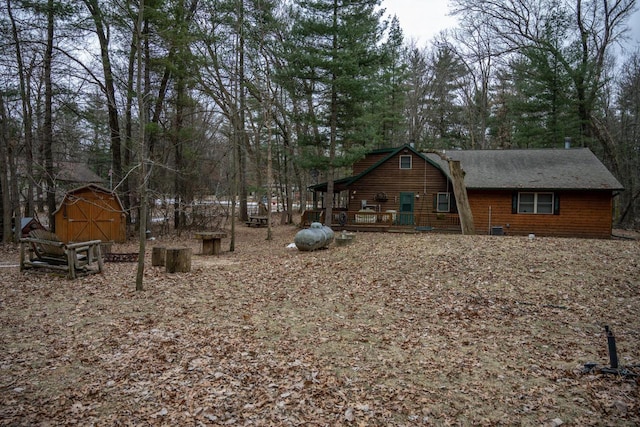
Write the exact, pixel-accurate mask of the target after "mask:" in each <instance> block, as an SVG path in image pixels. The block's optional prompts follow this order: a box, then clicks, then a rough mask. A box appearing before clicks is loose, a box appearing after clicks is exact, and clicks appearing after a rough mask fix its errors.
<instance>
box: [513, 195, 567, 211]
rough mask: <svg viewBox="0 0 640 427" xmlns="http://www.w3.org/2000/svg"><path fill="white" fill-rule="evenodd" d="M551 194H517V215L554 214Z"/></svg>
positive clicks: (554, 209)
mask: <svg viewBox="0 0 640 427" xmlns="http://www.w3.org/2000/svg"><path fill="white" fill-rule="evenodd" d="M556 210H557V209H556V208H555V204H554V195H553V193H518V213H532V214H554V213H555V211H556Z"/></svg>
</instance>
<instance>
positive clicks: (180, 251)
mask: <svg viewBox="0 0 640 427" xmlns="http://www.w3.org/2000/svg"><path fill="white" fill-rule="evenodd" d="M164 261H165V267H166V271H167V273H188V272H189V271H191V248H167V249H166V251H165V260H164Z"/></svg>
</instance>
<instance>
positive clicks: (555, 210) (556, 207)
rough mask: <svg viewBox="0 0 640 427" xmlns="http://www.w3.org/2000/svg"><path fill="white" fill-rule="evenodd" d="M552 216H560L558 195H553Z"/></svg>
mask: <svg viewBox="0 0 640 427" xmlns="http://www.w3.org/2000/svg"><path fill="white" fill-rule="evenodd" d="M553 214H554V215H560V196H559V195H558V193H553Z"/></svg>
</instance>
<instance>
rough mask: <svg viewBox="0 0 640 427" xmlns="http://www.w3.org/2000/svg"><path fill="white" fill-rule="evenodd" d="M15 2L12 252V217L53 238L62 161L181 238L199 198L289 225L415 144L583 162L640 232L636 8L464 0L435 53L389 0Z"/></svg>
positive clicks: (582, 1)
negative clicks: (632, 29)
mask: <svg viewBox="0 0 640 427" xmlns="http://www.w3.org/2000/svg"><path fill="white" fill-rule="evenodd" d="M3 3H4V5H3V6H4V7H3V9H4V13H2V14H1V16H0V40H1V42H0V123H1V124H0V191H1V196H2V197H1V198H0V202H1V205H0V207H1V210H2V218H1V220H2V227H1V229H2V239H3V241H4V242H9V241H11V240H15V239H16V237H17V236H15V235H14V234H13V233H12V229H11V227H12V226H11V224H12V221H15V218H21V217H32V216H37V217H42V216H44V218H42V219H43V222H48V223H49V224H53V221H51V219H50V218H49V220H48V221H47V218H46V217H47V216H50V215H52V214H53V212H54V211H55V209H56V204H57V203H58V202H59V201H60V197H61V196H60V195H61V194H62V193H64V191H65V189H66V188H65V182H64V179H63V175H64V173H63V172H64V170H63V169H64V168H65V167H64V166H63V165H67V166H66V168H69V166H68V165H72V166H71V168H72V169H80V166H78V165H88V166H89V167H90V168H91V169H92V170H93V171H94V172H95V173H96V174H97V175H98V176H99V177H101V178H102V179H103V180H104V181H103V182H104V185H105V186H107V187H109V188H112V189H114V190H115V191H116V192H117V193H118V194H119V195H120V198H121V200H122V202H123V204H124V207H125V209H126V210H127V213H128V214H129V215H128V220H129V221H130V222H132V223H133V224H134V225H135V224H137V223H138V221H137V218H139V217H141V216H142V217H146V215H147V214H146V212H145V211H146V207H147V206H158V203H160V205H161V206H163V207H164V208H165V210H166V211H167V213H168V214H167V218H169V217H170V218H171V224H170V226H171V228H173V229H175V230H178V231H180V230H182V229H186V228H188V227H193V226H198V227H199V226H201V224H198V223H197V219H196V218H195V216H194V215H193V210H192V207H193V206H194V204H198V203H203V202H207V203H212V202H213V203H219V202H220V201H228V200H237V201H238V202H239V203H238V209H239V210H238V212H237V214H238V216H239V217H240V218H241V219H245V218H246V217H247V215H248V211H249V210H250V209H251V206H253V205H252V203H251V202H252V201H256V200H258V199H260V198H262V197H263V196H264V195H269V194H270V195H271V196H272V197H273V198H274V199H276V200H278V202H279V206H282V209H283V210H284V211H286V212H287V213H288V214H289V215H291V214H292V213H293V212H294V211H295V209H303V208H304V207H305V206H306V204H307V192H306V191H305V189H306V188H307V186H308V185H310V184H314V183H317V182H319V181H327V182H328V183H329V194H330V193H331V189H332V187H333V186H332V182H333V180H334V179H336V178H340V177H342V176H344V175H345V174H347V173H348V171H349V167H350V165H351V164H353V162H354V161H355V160H357V159H358V158H359V157H361V156H362V155H363V154H364V153H365V152H366V151H368V150H371V149H375V148H380V147H392V146H399V145H402V144H407V143H411V144H414V145H415V147H416V148H417V149H418V150H438V149H513V148H541V147H545V148H562V147H564V145H565V142H570V143H571V145H572V146H576V147H588V148H590V149H591V150H592V151H593V152H594V153H595V154H596V155H597V156H598V157H599V158H600V159H601V160H602V161H603V162H604V163H605V164H606V165H607V167H608V168H609V169H610V170H611V171H612V173H613V174H614V175H615V176H616V177H617V178H618V180H619V181H620V182H621V183H622V184H623V185H624V187H625V191H624V192H622V193H621V194H620V195H619V197H618V198H617V208H616V212H615V218H614V219H615V221H616V224H617V225H618V226H623V227H629V228H638V227H639V226H640V52H639V51H638V50H637V48H636V50H635V51H630V50H628V49H626V50H625V46H627V47H628V46H629V45H628V43H626V42H627V41H628V39H627V37H628V34H629V31H628V27H629V26H630V25H632V22H630V19H631V17H632V16H633V14H634V12H635V11H636V9H637V4H636V1H635V0H618V1H615V2H607V1H602V0H571V1H569V0H536V1H508V0H493V1H486V0H452V1H450V7H451V11H452V13H453V16H454V17H455V18H456V19H457V26H456V27H455V28H452V29H450V30H447V31H443V32H441V33H439V34H438V35H437V36H435V37H434V38H433V39H432V40H429V41H428V42H426V43H425V44H424V45H418V43H417V42H416V41H412V40H408V39H407V38H405V36H404V34H403V31H402V29H401V28H400V24H399V21H398V19H396V18H395V17H393V16H389V15H388V14H387V13H386V12H385V10H384V9H383V8H381V6H380V1H379V0H360V1H351V0H296V1H290V0H281V1H272V0H138V1H133V0H82V1H78V2H66V1H57V0H36V1H27V0H5V1H3ZM73 165H75V166H73ZM234 196H235V197H234ZM154 202H155V203H154ZM219 206H221V207H222V208H223V211H225V215H235V214H236V212H235V206H236V204H235V203H232V204H231V205H228V204H219ZM141 208H142V209H141ZM229 211H231V212H229ZM289 219H291V218H289ZM132 228H134V227H132Z"/></svg>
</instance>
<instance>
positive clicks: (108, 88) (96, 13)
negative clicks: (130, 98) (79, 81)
mask: <svg viewBox="0 0 640 427" xmlns="http://www.w3.org/2000/svg"><path fill="white" fill-rule="evenodd" d="M84 4H85V5H86V6H87V9H88V10H89V13H91V17H92V18H93V22H94V24H95V27H96V35H97V36H98V42H99V44H100V58H101V59H102V71H103V73H104V92H105V96H106V97H107V111H108V113H109V129H110V139H111V162H112V170H113V178H114V180H115V182H118V183H119V182H120V179H121V178H122V147H121V139H120V120H119V117H118V106H117V104H116V90H115V81H114V77H113V71H112V67H111V58H110V56H109V39H108V37H107V33H106V31H105V24H104V21H103V18H104V17H103V14H102V10H100V5H99V4H98V1H97V0H84ZM140 7H142V6H140Z"/></svg>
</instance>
